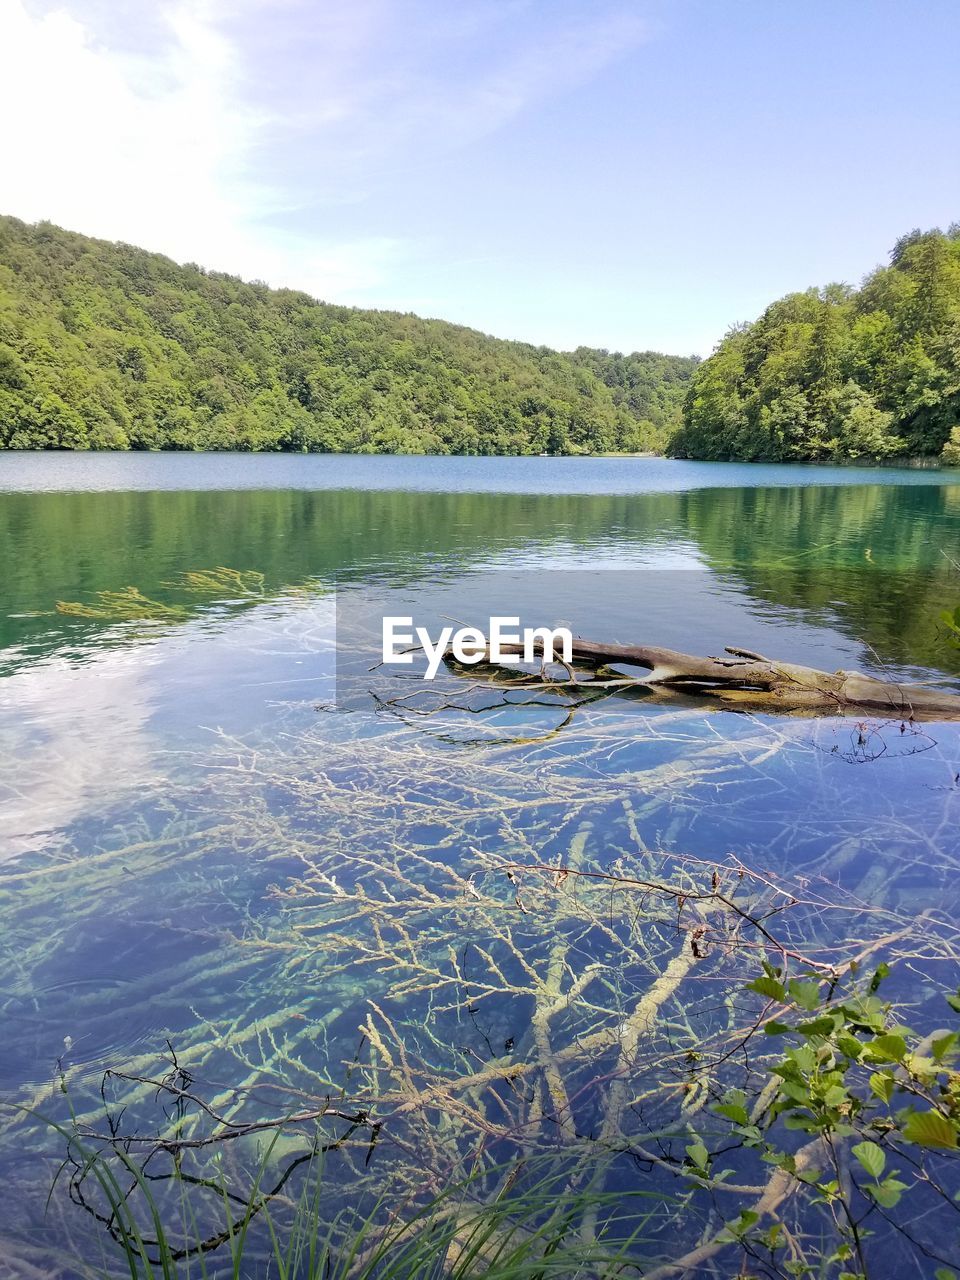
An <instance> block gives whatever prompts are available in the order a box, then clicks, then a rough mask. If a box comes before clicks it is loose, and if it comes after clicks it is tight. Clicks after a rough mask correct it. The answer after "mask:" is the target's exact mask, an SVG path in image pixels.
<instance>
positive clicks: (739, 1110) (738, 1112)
mask: <svg viewBox="0 0 960 1280" xmlns="http://www.w3.org/2000/svg"><path fill="white" fill-rule="evenodd" d="M713 1109H714V1111H716V1113H717V1114H718V1115H721V1116H726V1117H727V1119H728V1120H732V1121H733V1122H734V1124H749V1123H750V1116H749V1114H748V1112H747V1108H746V1107H741V1106H738V1104H737V1103H735V1102H721V1103H718V1104H717V1106H715V1107H714V1108H713Z"/></svg>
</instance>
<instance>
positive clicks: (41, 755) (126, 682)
mask: <svg viewBox="0 0 960 1280" xmlns="http://www.w3.org/2000/svg"><path fill="white" fill-rule="evenodd" d="M151 660H152V658H151V655H150V651H149V650H148V649H144V648H139V649H137V650H135V651H130V650H114V651H109V650H105V651H104V652H102V653H100V654H99V655H97V657H96V658H94V659H92V660H89V661H87V662H85V663H83V664H81V665H76V664H72V663H69V662H66V661H62V660H58V661H55V662H49V663H43V664H42V665H40V666H37V667H33V668H31V669H28V670H25V671H20V672H17V673H16V674H15V675H11V676H8V677H7V678H6V679H5V680H3V681H0V861H4V860H8V859H10V858H12V857H16V856H18V855H20V854H22V853H26V852H29V851H33V850H36V849H39V848H42V846H43V844H44V841H45V835H46V833H47V832H49V831H51V830H53V829H55V828H57V827H62V826H64V825H66V824H67V823H69V822H71V821H73V820H75V819H76V818H78V817H80V816H81V815H87V814H89V813H90V812H91V809H93V808H96V809H99V808H101V807H102V806H103V805H104V804H106V803H108V802H109V803H112V802H113V801H114V800H115V799H116V798H117V796H118V795H119V794H121V793H122V792H123V791H124V790H127V789H129V788H131V787H135V786H140V785H143V784H144V783H145V782H147V781H148V780H154V779H155V778H156V768H155V764H154V761H153V745H152V744H151V743H150V741H149V738H148V733H147V729H146V725H147V721H148V719H149V716H150V713H151V705H150V702H149V700H148V696H147V691H146V688H145V686H144V682H143V675H144V670H143V668H144V665H145V664H146V663H150V662H151Z"/></svg>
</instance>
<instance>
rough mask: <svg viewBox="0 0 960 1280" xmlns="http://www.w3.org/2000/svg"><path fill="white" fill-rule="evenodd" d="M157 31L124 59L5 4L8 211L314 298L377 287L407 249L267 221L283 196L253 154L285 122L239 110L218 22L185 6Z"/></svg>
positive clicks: (242, 101)
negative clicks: (152, 42)
mask: <svg viewBox="0 0 960 1280" xmlns="http://www.w3.org/2000/svg"><path fill="white" fill-rule="evenodd" d="M160 21H161V25H162V29H163V33H164V35H165V36H166V39H165V40H164V41H163V42H162V43H161V44H160V46H159V47H158V48H155V49H154V50H152V51H151V52H150V53H148V54H145V53H134V52H128V51H123V52H121V51H118V50H117V49H115V48H110V47H108V46H107V45H105V44H103V43H101V42H99V41H98V40H97V38H96V34H95V31H94V29H93V27H92V25H87V24H85V23H84V22H82V21H80V20H79V19H78V18H77V17H75V16H73V15H72V14H71V13H69V12H67V11H66V10H62V9H61V10H56V11H52V12H48V13H45V14H39V15H35V14H33V13H31V12H30V11H29V10H28V9H27V8H26V6H25V4H24V3H22V0H5V3H3V4H0V51H2V52H0V118H2V119H4V120H5V121H6V122H7V125H6V128H5V135H4V157H3V165H2V167H0V211H3V212H9V213H14V214H16V215H17V216H18V217H21V218H24V219H26V220H27V221H35V220H38V219H43V218H46V219H49V220H50V221H52V222H55V223H58V224H59V225H62V226H66V227H69V228H72V229H74V230H79V231H84V232H86V233H87V234H90V235H96V236H103V237H105V238H107V239H111V240H127V241H131V242H133V243H136V244H139V245H143V246H144V247H146V248H149V249H155V250H158V251H161V252H163V253H167V254H169V255H170V256H171V257H173V258H175V259H177V260H178V261H188V260H192V261H199V262H201V263H202V264H203V265H205V266H210V267H215V268H219V269H221V270H228V271H231V272H234V273H236V274H239V275H243V276H245V277H247V278H259V279H266V280H268V281H269V282H270V283H272V284H285V285H296V286H299V287H302V288H308V289H310V291H311V292H314V293H316V294H318V295H320V296H326V297H344V296H348V295H349V294H351V293H352V292H354V291H356V290H363V289H365V288H368V287H370V286H371V285H374V284H376V283H377V282H378V281H379V280H380V279H381V277H382V274H383V271H384V268H385V266H386V264H387V263H388V261H389V260H390V258H391V257H392V256H393V255H394V254H395V252H396V251H397V249H398V245H397V244H396V243H395V242H394V241H392V240H390V239H389V238H385V237H371V238H369V239H363V238H359V239H357V240H352V241H348V242H346V243H325V242H324V241H323V240H322V239H320V240H319V241H317V240H310V241H307V240H305V239H304V238H303V237H302V236H299V235H286V236H278V235H276V234H275V233H272V232H271V230H270V229H269V227H268V226H267V225H266V219H268V218H269V216H270V215H271V214H272V213H275V212H277V211H278V210H279V209H282V208H283V207H284V206H285V204H286V203H287V197H286V195H285V193H284V192H282V191H281V190H279V189H276V188H272V187H271V186H269V185H268V184H266V183H265V182H263V181H261V180H259V179H258V178H257V177H256V171H255V165H254V157H255V153H256V150H257V148H258V146H260V145H261V144H262V142H263V139H264V137H265V136H266V134H267V132H268V130H269V129H270V128H271V127H275V126H276V124H277V121H276V120H275V119H273V118H272V117H271V116H270V115H269V114H267V113H266V112H264V111H261V110H258V109H255V108H253V107H251V106H250V105H249V103H248V101H247V100H246V98H245V94H244V92H243V88H244V83H243V81H244V76H243V68H242V65H241V56H240V50H238V48H237V47H236V46H235V44H233V43H232V42H231V40H230V39H228V37H227V36H226V35H225V34H224V32H223V30H221V29H220V28H219V27H218V25H217V23H216V20H215V10H214V9H213V8H211V7H210V6H207V5H202V4H194V5H192V6H189V7H188V6H187V5H178V6H175V7H171V8H167V9H165V10H163V11H162V13H161V14H160ZM14 122H15V123H14Z"/></svg>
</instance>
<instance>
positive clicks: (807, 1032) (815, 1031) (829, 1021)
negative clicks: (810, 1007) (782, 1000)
mask: <svg viewBox="0 0 960 1280" xmlns="http://www.w3.org/2000/svg"><path fill="white" fill-rule="evenodd" d="M836 1025H837V1024H836V1021H835V1020H834V1019H833V1018H832V1017H830V1015H829V1014H825V1015H824V1016H823V1017H822V1018H810V1019H809V1020H808V1021H807V1022H798V1023H797V1030H798V1031H799V1032H800V1034H801V1035H804V1036H828V1035H829V1034H830V1032H831V1031H833V1029H834V1028H835V1027H836Z"/></svg>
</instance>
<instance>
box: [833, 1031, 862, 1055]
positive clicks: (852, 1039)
mask: <svg viewBox="0 0 960 1280" xmlns="http://www.w3.org/2000/svg"><path fill="white" fill-rule="evenodd" d="M837 1048H838V1049H839V1050H840V1051H841V1053H845V1054H846V1055H847V1057H848V1058H859V1057H860V1054H861V1052H862V1050H863V1046H862V1045H861V1043H860V1041H859V1040H858V1039H857V1038H856V1036H849V1035H839V1036H837Z"/></svg>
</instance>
